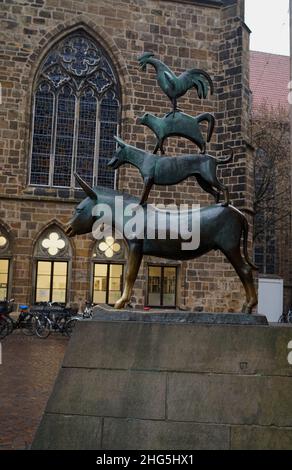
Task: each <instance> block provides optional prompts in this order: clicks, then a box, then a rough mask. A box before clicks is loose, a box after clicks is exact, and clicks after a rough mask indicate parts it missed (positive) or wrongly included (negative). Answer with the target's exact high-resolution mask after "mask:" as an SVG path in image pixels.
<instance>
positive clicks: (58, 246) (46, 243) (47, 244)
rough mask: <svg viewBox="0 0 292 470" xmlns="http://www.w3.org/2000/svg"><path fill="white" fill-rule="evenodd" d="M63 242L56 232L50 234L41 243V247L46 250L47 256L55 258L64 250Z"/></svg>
mask: <svg viewBox="0 0 292 470" xmlns="http://www.w3.org/2000/svg"><path fill="white" fill-rule="evenodd" d="M65 245H66V243H65V240H63V238H61V236H60V235H59V234H58V233H57V232H51V233H49V234H48V236H47V237H46V238H44V240H43V241H42V247H43V248H44V249H45V250H47V252H48V253H49V255H51V256H56V255H57V254H58V253H59V251H60V250H63V249H64V248H65Z"/></svg>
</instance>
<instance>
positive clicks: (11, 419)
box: [0, 332, 68, 450]
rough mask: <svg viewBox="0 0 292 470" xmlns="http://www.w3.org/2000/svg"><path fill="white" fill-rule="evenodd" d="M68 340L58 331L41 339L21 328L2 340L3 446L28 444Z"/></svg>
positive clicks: (0, 432) (0, 424)
mask: <svg viewBox="0 0 292 470" xmlns="http://www.w3.org/2000/svg"><path fill="white" fill-rule="evenodd" d="M67 344H68V339H66V338H64V337H62V336H61V335H58V334H54V335H51V336H50V337H49V338H47V339H45V340H42V339H39V338H36V337H27V336H24V335H22V334H21V333H20V332H14V334H13V335H10V336H9V337H7V338H5V339H4V340H3V341H2V365H0V450H4V449H6V450H8V449H25V448H29V446H30V444H31V442H32V440H33V437H34V434H35V431H36V428H37V426H38V424H39V422H40V419H41V416H42V413H43V411H44V408H45V406H46V403H47V400H48V398H49V395H50V392H51V390H52V387H53V384H54V381H55V379H56V376H57V373H58V370H59V367H60V365H61V362H62V359H63V356H64V352H65V349H66V346H67Z"/></svg>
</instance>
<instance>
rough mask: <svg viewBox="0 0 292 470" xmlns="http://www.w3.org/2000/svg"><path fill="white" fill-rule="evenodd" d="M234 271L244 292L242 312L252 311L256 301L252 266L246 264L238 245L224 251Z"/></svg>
mask: <svg viewBox="0 0 292 470" xmlns="http://www.w3.org/2000/svg"><path fill="white" fill-rule="evenodd" d="M224 254H225V256H226V257H227V259H228V260H229V261H230V263H231V264H232V266H233V267H234V269H235V271H236V272H237V274H238V276H239V278H240V280H241V282H242V285H243V287H244V290H245V294H246V302H245V303H244V304H243V307H242V312H243V313H250V314H251V313H252V309H253V307H255V306H256V305H257V303H258V300H257V294H256V290H255V285H254V280H253V274H252V268H251V267H250V266H249V264H247V263H246V262H245V261H244V259H243V257H242V255H241V252H240V246H237V247H235V248H234V249H233V250H231V251H229V252H224Z"/></svg>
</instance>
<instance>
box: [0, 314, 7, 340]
mask: <svg viewBox="0 0 292 470" xmlns="http://www.w3.org/2000/svg"><path fill="white" fill-rule="evenodd" d="M8 334H9V324H8V321H7V320H6V318H0V340H1V339H4V338H5V336H7V335H8Z"/></svg>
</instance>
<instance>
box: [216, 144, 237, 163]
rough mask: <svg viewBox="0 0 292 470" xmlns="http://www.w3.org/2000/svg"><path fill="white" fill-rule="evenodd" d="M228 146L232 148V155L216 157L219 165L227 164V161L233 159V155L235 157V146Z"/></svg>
mask: <svg viewBox="0 0 292 470" xmlns="http://www.w3.org/2000/svg"><path fill="white" fill-rule="evenodd" d="M228 148H229V149H230V152H231V155H230V156H229V157H225V158H217V159H216V160H217V165H226V164H227V163H230V162H231V161H232V160H233V157H234V152H233V148H231V147H228Z"/></svg>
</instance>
